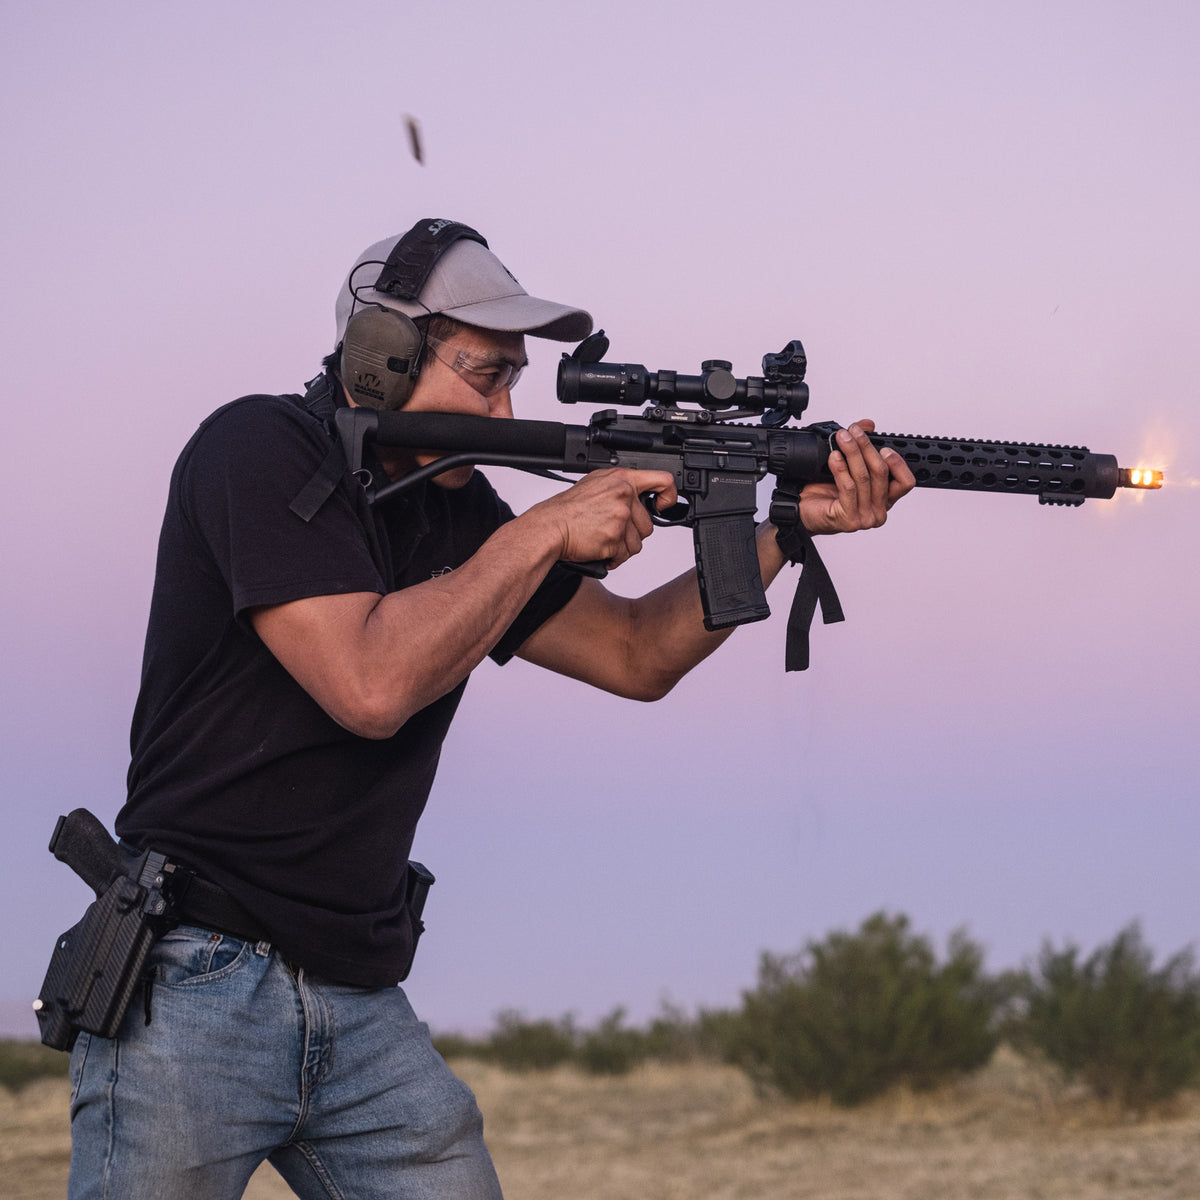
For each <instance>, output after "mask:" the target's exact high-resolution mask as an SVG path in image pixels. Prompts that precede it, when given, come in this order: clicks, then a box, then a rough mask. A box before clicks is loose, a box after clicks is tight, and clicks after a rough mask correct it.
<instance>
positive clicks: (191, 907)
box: [172, 871, 271, 942]
mask: <svg viewBox="0 0 1200 1200" xmlns="http://www.w3.org/2000/svg"><path fill="white" fill-rule="evenodd" d="M178 875H182V876H183V878H182V879H179V878H178ZM174 885H175V886H174V888H173V889H172V890H173V892H174V896H173V899H174V907H175V915H176V917H177V918H178V919H179V920H180V922H181V923H183V924H185V925H199V926H200V927H201V928H202V929H211V930H212V931H213V932H214V933H225V934H228V935H229V936H230V937H235V938H239V939H240V940H241V941H243V942H269V941H270V940H271V937H270V935H269V934H268V933H267V931H266V930H265V929H264V928H263V927H262V926H261V925H260V924H259V923H258V921H256V920H255V919H254V917H253V915H252V914H251V913H249V912H248V911H247V910H246V909H244V908H243V907H242V906H241V905H240V904H239V903H238V902H237V901H236V900H235V899H234V898H233V897H232V896H231V895H230V894H229V893H228V892H227V891H226V890H225V889H224V888H222V887H218V886H217V885H216V884H215V883H210V882H209V881H208V880H207V879H201V878H200V876H199V875H193V874H191V873H190V872H184V871H180V872H177V878H176V879H175V880H174ZM181 885H182V886H181Z"/></svg>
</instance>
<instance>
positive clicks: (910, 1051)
mask: <svg viewBox="0 0 1200 1200" xmlns="http://www.w3.org/2000/svg"><path fill="white" fill-rule="evenodd" d="M991 1018H992V1003H991V998H990V996H989V994H988V991H987V987H986V980H985V979H984V977H983V973H982V954H981V952H980V951H979V949H978V948H977V947H975V946H974V945H973V944H972V943H971V942H969V941H968V940H967V938H966V937H965V935H963V934H962V933H957V934H955V935H954V936H953V937H952V938H951V940H950V946H949V955H948V958H947V961H946V962H945V963H944V964H941V965H939V964H938V962H937V959H936V955H935V954H934V951H933V949H932V947H931V946H930V943H929V942H928V940H927V939H925V938H923V937H919V936H916V935H914V934H912V933H911V932H910V931H909V923H908V918H907V917H904V916H897V917H888V916H887V915H886V914H884V913H877V914H875V915H874V916H872V917H869V918H868V919H867V920H866V921H864V922H863V924H862V926H861V927H860V928H859V930H858V932H857V933H853V934H846V933H832V934H830V935H829V936H828V937H827V938H826V940H825V941H824V942H821V943H813V942H810V943H809V944H808V946H807V947H806V949H805V950H804V951H802V952H801V953H800V954H797V955H792V956H783V957H777V956H774V955H771V954H764V955H763V957H762V960H761V964H760V968H759V980H758V987H757V989H756V990H755V991H753V992H747V993H746V994H745V996H744V1002H743V1007H742V1010H741V1012H740V1013H739V1014H738V1018H737V1020H736V1021H735V1022H732V1023H726V1025H725V1028H724V1029H723V1031H722V1032H723V1034H724V1036H725V1037H726V1041H727V1053H728V1056H729V1057H730V1058H731V1059H732V1061H735V1062H737V1063H739V1064H740V1065H741V1066H743V1067H744V1068H745V1069H746V1070H747V1071H748V1073H749V1074H750V1075H751V1077H752V1078H754V1079H756V1080H757V1081H760V1082H764V1083H769V1084H770V1085H772V1086H774V1087H776V1088H778V1089H779V1090H780V1091H781V1092H783V1093H784V1094H785V1095H788V1096H793V1097H806V1096H816V1095H821V1094H828V1095H829V1096H830V1097H832V1099H833V1100H834V1101H835V1102H836V1103H838V1104H844V1105H852V1104H857V1103H859V1102H861V1101H863V1100H866V1099H868V1098H869V1097H871V1096H874V1095H877V1094H878V1093H880V1092H882V1091H884V1090H886V1089H887V1088H889V1087H891V1086H893V1085H895V1084H906V1085H908V1086H910V1087H913V1088H917V1089H920V1088H928V1087H932V1086H934V1085H935V1084H937V1083H940V1082H942V1081H943V1080H945V1079H947V1078H949V1077H952V1076H954V1075H956V1074H959V1073H962V1072H966V1071H970V1070H974V1069H975V1068H977V1067H980V1066H982V1065H983V1064H984V1063H985V1062H987V1060H988V1058H989V1057H990V1056H991V1054H992V1051H993V1050H994V1049H995V1045H996V1035H995V1032H994V1031H993V1029H992V1022H991Z"/></svg>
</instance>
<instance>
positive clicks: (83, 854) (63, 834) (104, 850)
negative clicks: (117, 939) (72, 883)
mask: <svg viewBox="0 0 1200 1200" xmlns="http://www.w3.org/2000/svg"><path fill="white" fill-rule="evenodd" d="M50 853H51V854H53V855H54V857H55V858H57V859H58V861H59V862H63V863H66V864H67V866H68V867H70V868H71V870H73V871H74V872H75V874H76V875H78V876H79V877H80V878H81V879H83V880H84V882H85V883H87V885H88V886H89V887H90V888H91V889H92V890H93V891H94V892H95V893H96V894H97V895H99V894H100V893H101V892H102V891H104V890H105V888H107V887H108V885H109V884H110V883H111V882H112V881H113V879H114V878H116V876H118V875H120V874H121V873H122V856H121V850H120V847H119V846H118V845H117V843H116V841H115V840H114V838H113V836H112V834H110V833H109V832H108V830H107V829H105V828H104V826H103V824H101V822H100V819H99V818H98V817H96V816H94V815H93V814H92V813H90V812H88V810H87V809H86V808H76V809H72V811H71V812H70V813H68V814H67V815H66V816H65V817H59V818H58V824H57V825H55V827H54V835H53V836H52V837H51V839H50Z"/></svg>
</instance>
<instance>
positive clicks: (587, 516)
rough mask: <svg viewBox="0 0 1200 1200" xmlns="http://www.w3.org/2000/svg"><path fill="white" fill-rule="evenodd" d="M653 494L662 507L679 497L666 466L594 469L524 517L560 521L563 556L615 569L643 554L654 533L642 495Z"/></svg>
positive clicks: (562, 557) (558, 523)
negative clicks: (631, 468)
mask: <svg viewBox="0 0 1200 1200" xmlns="http://www.w3.org/2000/svg"><path fill="white" fill-rule="evenodd" d="M651 493H653V494H654V495H655V497H656V499H655V506H656V507H657V508H658V509H660V510H661V509H664V508H667V507H669V506H670V505H672V504H674V503H676V501H677V499H678V497H677V495H676V492H675V483H674V480H673V479H672V477H671V475H670V474H669V473H668V472H666V471H630V470H626V469H623V468H614V469H611V470H606V471H593V472H591V473H590V474H588V475H585V476H584V477H583V478H582V479H581V480H580V481H579V482H578V483H576V484H574V485H573V486H572V487H570V488H568V489H567V490H566V491H564V492H559V493H558V494H557V495H555V496H552V497H550V499H548V500H543V501H542V502H541V503H540V504H535V505H534V506H533V507H532V508H531V509H529V510H528V512H526V513H525V515H524V516H523V517H520V518H518V520H520V521H530V522H536V521H548V522H551V523H552V524H553V525H555V526H556V527H557V530H558V536H559V538H560V539H561V545H562V551H561V553H560V554H559V559H560V561H563V562H603V563H604V564H605V565H606V566H607V567H609V568H610V569H612V568H615V567H619V566H620V565H621V564H622V563H623V562H627V561H628V560H629V559H630V558H632V557H633V556H634V555H635V554H637V553H638V551H639V550H641V548H642V543H643V542H644V541H645V540H646V538H648V537H649V536H650V534H651V533H652V532H653V529H654V525H653V523H652V522H651V520H650V514H649V513H648V512H647V510H646V506H645V503H644V502H643V500H642V497H643V496H645V495H649V494H651Z"/></svg>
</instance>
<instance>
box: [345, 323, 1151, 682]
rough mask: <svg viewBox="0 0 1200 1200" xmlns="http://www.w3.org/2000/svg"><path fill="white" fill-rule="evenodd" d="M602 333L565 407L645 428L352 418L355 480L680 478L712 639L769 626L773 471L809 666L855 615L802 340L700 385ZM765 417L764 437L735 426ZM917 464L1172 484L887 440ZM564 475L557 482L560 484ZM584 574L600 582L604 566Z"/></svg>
mask: <svg viewBox="0 0 1200 1200" xmlns="http://www.w3.org/2000/svg"><path fill="white" fill-rule="evenodd" d="M607 349H608V339H607V338H605V336H604V333H603V331H600V332H599V333H596V334H593V335H592V336H591V337H590V338H588V339H587V340H586V341H584V342H582V343H581V344H580V345H579V346H577V347H576V349H575V350H574V352H573V353H571V354H564V355H563V357H562V361H561V362H560V364H559V369H558V398H559V400H561V401H562V402H563V403H565V404H575V403H581V402H588V403H593V404H603V403H609V404H624V405H639V404H645V405H646V408H645V410H644V411H643V412H642V414H641V415H640V416H623V415H621V414H619V413H618V412H617V411H616V409H611V408H610V409H605V410H603V411H600V412H597V413H595V414H594V415H593V416H592V419H591V421H590V423H589V424H587V425H562V424H559V423H557V422H552V421H522V420H512V421H498V420H493V419H491V418H488V417H475V416H456V415H447V414H434V413H405V412H375V411H373V410H369V409H365V408H341V409H339V410H338V412H337V414H336V423H337V429H338V433H339V435H340V438H341V442H342V446H343V449H344V451H345V453H346V457H347V460H348V461H349V464H350V467H351V470H354V471H356V472H360V478H365V477H364V476H363V475H362V474H361V466H362V453H363V445H364V442H367V441H372V442H374V443H375V444H377V445H380V446H407V447H413V448H418V447H419V448H421V449H423V450H435V451H446V452H447V454H446V455H445V457H443V458H439V459H438V460H437V461H436V462H434V463H431V464H430V465H429V466H426V467H422V468H419V469H417V470H415V471H413V472H411V473H409V474H407V475H405V476H404V477H403V478H401V479H399V480H397V481H395V482H393V483H386V484H383V485H382V486H378V487H377V486H375V483H374V481H373V480H366V483H367V488H368V495H369V497H370V499H371V501H372V502H373V503H378V502H381V501H384V500H386V499H388V498H389V497H391V496H394V495H396V494H398V493H400V492H402V491H404V490H406V489H408V488H410V487H413V486H415V485H416V484H418V483H421V482H423V481H425V480H426V479H429V478H431V477H432V476H434V475H438V474H441V473H442V472H443V471H447V470H450V469H451V468H452V467H457V466H462V465H465V464H468V463H470V464H479V465H492V466H506V467H517V468H520V469H523V470H532V471H536V472H538V473H542V474H547V473H549V472H550V471H568V472H576V473H581V474H582V473H586V472H589V471H596V470H601V469H603V468H606V467H628V468H631V469H635V470H657V471H666V472H667V473H669V474H670V475H671V476H672V477H673V478H674V481H675V487H676V490H677V491H678V493H679V496H680V503H679V504H677V505H674V506H673V507H672V508H670V509H668V510H667V511H665V512H663V513H655V512H654V511H653V509H652V508H651V516H652V518H653V519H654V521H655V522H656V524H660V525H689V526H691V528H692V532H693V536H694V540H695V548H696V572H697V576H698V579H699V584H700V597H701V602H702V604H703V609H704V624H705V626H706V627H707V628H708V629H710V630H717V629H724V628H727V627H729V626H731V625H741V624H745V623H747V622H750V621H759V620H762V619H763V618H764V617H766V616H768V615H770V611H771V610H770V608H769V606H768V604H767V600H766V595H765V593H764V591H763V584H762V578H761V575H760V573H759V567H758V554H757V551H756V548H755V517H756V512H757V507H758V504H757V497H756V485H757V483H758V481H759V480H760V479H763V478H764V477H765V476H766V475H774V476H775V479H776V488H775V492H774V495H773V496H772V502H771V508H770V518H771V521H772V522H773V523H774V524H775V525H776V526H777V527H778V528H779V530H780V533H779V541H780V545H781V547H782V548H783V550H784V553H785V554H786V555H787V556H788V557H789V559H791V561H793V562H803V563H804V564H805V569H804V573H803V576H802V578H801V583H800V586H799V587H798V588H797V591H796V599H795V601H794V602H793V606H792V613H791V617H790V618H789V623H788V649H787V657H786V668H787V669H788V670H803V669H804V668H805V667H806V666H807V665H808V647H807V631H808V628H809V625H810V623H811V620H812V617H813V614H814V612H815V610H816V606H817V604H818V603H819V604H820V606H821V610H822V617H823V620H824V621H825V622H826V623H829V622H831V621H840V620H842V619H843V617H842V612H841V606H840V604H839V603H838V600H837V594H836V592H835V591H834V589H833V585H832V583H831V582H830V580H829V576H828V573H827V572H826V571H825V568H824V565H823V564H822V563H821V560H820V557H819V555H818V554H817V552H816V549H815V547H813V545H812V542H811V539H810V538H809V536H808V534H807V531H806V530H804V528H803V526H802V525H801V524H800V523H799V513H798V508H797V500H798V497H799V494H800V489H801V488H802V487H803V486H804V485H805V484H807V483H811V482H814V481H818V480H826V481H827V480H831V479H832V478H833V475H832V473H831V472H830V470H829V465H828V463H829V455H830V452H831V451H832V450H833V449H834V448H835V444H834V441H833V438H834V435H835V434H836V432H837V430H838V429H839V428H840V426H839V425H837V423H836V422H825V423H822V424H816V425H808V426H804V427H802V428H785V427H784V426H785V424H786V422H787V421H789V420H791V419H793V418H798V417H799V416H800V415H801V414H802V413H803V412H804V410H805V409H806V408H807V406H808V398H809V393H808V385H807V384H806V383H805V382H804V375H805V371H806V369H807V360H806V358H805V354H804V347H803V346H802V345H801V344H800V342H799V341H793V342H790V343H789V344H788V345H787V346H785V347H784V349H783V350H782V351H781V352H780V353H779V354H768V355H766V356H765V357H764V358H763V374H762V376H761V377H757V376H750V377H747V378H745V379H737V378H735V377H734V375H733V373H732V369H731V365H730V364H729V363H728V362H721V361H717V360H713V361H709V362H705V363H703V364H702V366H701V374H700V375H679V374H677V373H676V372H674V371H658V372H650V371H647V370H646V368H645V367H644V366H642V365H641V364H640V363H605V362H603V361H601V360H602V359H603V357H604V354H605V352H606V351H607ZM684 404H688V405H691V406H693V407H689V408H684V407H683V405H684ZM748 416H758V417H759V420H760V423H759V425H757V426H754V425H746V424H740V423H735V422H736V419H737V418H742V417H748ZM870 439H871V441H872V443H874V445H875V446H876V447H878V448H881V449H882V448H883V447H889V446H890V447H891V448H892V449H893V450H895V451H896V452H897V453H898V454H899V455H901V457H902V458H903V459H904V460H905V462H907V463H908V465H909V467H910V468H911V469H912V471H913V474H914V475H915V476H916V480H917V486H918V487H928V488H947V489H953V490H959V491H976V492H998V493H1001V494H1007V495H1036V496H1037V497H1038V500H1039V501H1040V503H1042V504H1058V505H1079V504H1082V503H1083V501H1084V500H1085V499H1090V498H1097V499H1105V500H1107V499H1110V498H1111V497H1112V496H1113V495H1114V493H1115V492H1116V489H1117V488H1119V487H1129V488H1158V487H1161V486H1162V472H1161V471H1152V470H1142V469H1136V470H1128V469H1125V468H1122V467H1119V466H1118V465H1117V460H1116V458H1114V457H1113V456H1112V455H1111V454H1095V453H1093V452H1092V451H1090V450H1089V449H1088V448H1087V447H1086V446H1054V445H1041V444H1036V443H1030V442H997V441H985V440H981V439H978V438H958V437H925V436H920V437H917V436H912V435H908V434H893V433H873V434H871V435H870ZM552 477H554V478H559V477H558V476H552ZM567 565H574V566H576V567H577V568H579V569H582V570H584V571H585V572H586V573H588V574H594V575H598V576H599V575H602V574H603V573H604V568H603V565H602V564H567Z"/></svg>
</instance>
